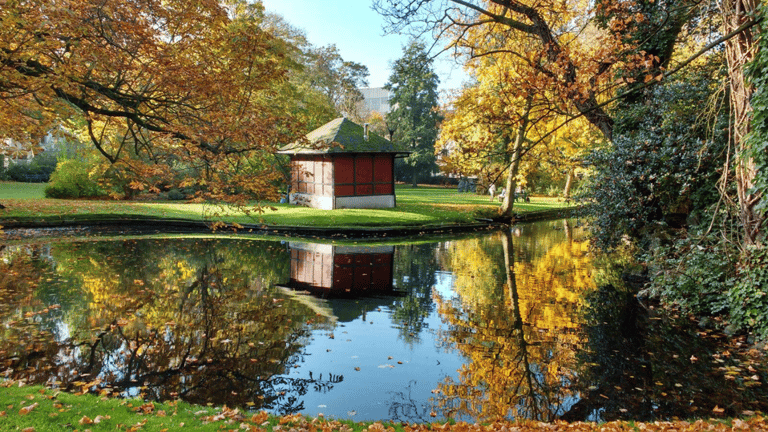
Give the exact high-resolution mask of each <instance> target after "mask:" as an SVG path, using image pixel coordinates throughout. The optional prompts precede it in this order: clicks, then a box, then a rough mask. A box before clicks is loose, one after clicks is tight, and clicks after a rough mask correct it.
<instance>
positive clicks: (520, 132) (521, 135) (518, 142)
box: [500, 96, 533, 217]
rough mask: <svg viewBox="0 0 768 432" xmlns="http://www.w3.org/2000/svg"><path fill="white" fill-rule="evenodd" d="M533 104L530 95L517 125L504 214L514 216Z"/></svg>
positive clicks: (502, 205) (503, 207) (508, 173)
mask: <svg viewBox="0 0 768 432" xmlns="http://www.w3.org/2000/svg"><path fill="white" fill-rule="evenodd" d="M532 106H533V97H532V96H529V97H528V99H527V100H526V101H525V110H524V111H523V115H522V116H520V125H519V126H518V127H517V132H516V133H515V144H514V147H513V148H512V160H511V161H510V163H509V169H508V170H507V181H506V184H505V186H504V187H505V188H506V190H507V194H506V195H505V196H504V201H503V202H502V203H501V209H500V212H501V214H502V215H503V216H509V217H512V207H513V206H514V203H515V189H516V188H517V181H516V180H515V178H516V177H517V173H518V170H519V168H520V157H521V156H522V153H523V143H524V142H525V134H526V131H527V129H528V123H529V115H530V113H531V107H532Z"/></svg>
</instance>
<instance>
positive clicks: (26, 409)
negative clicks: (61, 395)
mask: <svg viewBox="0 0 768 432" xmlns="http://www.w3.org/2000/svg"><path fill="white" fill-rule="evenodd" d="M38 405H39V404H38V403H37V402H35V403H33V404H32V405H27V406H25V407H23V408H22V409H20V410H19V415H27V414H29V412H30V411H32V410H33V409H35V408H37V406H38Z"/></svg>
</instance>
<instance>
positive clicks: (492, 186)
mask: <svg viewBox="0 0 768 432" xmlns="http://www.w3.org/2000/svg"><path fill="white" fill-rule="evenodd" d="M488 193H489V194H491V201H493V196H494V195H495V194H496V185H495V184H493V183H491V186H490V187H489V188H488Z"/></svg>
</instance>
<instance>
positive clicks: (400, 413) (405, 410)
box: [388, 381, 433, 423]
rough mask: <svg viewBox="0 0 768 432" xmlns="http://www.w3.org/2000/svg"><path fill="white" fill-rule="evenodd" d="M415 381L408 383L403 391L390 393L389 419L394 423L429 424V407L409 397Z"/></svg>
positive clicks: (430, 419) (430, 418)
mask: <svg viewBox="0 0 768 432" xmlns="http://www.w3.org/2000/svg"><path fill="white" fill-rule="evenodd" d="M415 384H416V381H411V382H409V383H408V387H406V388H405V389H403V391H399V392H392V396H393V401H392V403H391V404H390V406H389V413H388V415H389V419H390V420H392V421H396V422H412V423H430V422H431V421H432V420H433V418H432V417H431V416H430V413H431V407H430V406H429V404H427V403H424V402H419V401H417V400H415V399H414V398H413V397H412V396H411V390H412V387H413V385H415Z"/></svg>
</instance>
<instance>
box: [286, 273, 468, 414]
mask: <svg viewBox="0 0 768 432" xmlns="http://www.w3.org/2000/svg"><path fill="white" fill-rule="evenodd" d="M448 279H449V278H446V277H438V286H442V287H444V285H445V283H444V281H446V280H448ZM448 287H450V285H448ZM392 313H393V311H392V309H390V308H389V307H386V306H383V307H382V308H381V310H380V311H373V312H368V313H367V314H365V320H364V319H363V317H362V316H360V317H358V318H357V319H355V320H353V321H351V322H346V323H342V324H339V325H338V326H337V327H336V328H335V329H334V330H332V331H317V332H315V333H314V335H313V337H314V340H313V343H312V344H311V345H310V346H308V347H307V354H308V355H307V356H306V357H305V358H304V362H303V363H301V364H300V366H299V368H297V369H294V370H293V371H292V372H291V373H290V375H289V376H291V377H296V378H307V377H309V373H310V372H312V374H313V377H315V378H318V377H319V375H320V374H321V373H322V374H323V378H325V377H326V376H327V374H329V373H332V374H334V375H343V376H344V380H343V381H342V382H340V383H338V384H335V385H334V386H333V388H332V389H331V390H329V391H328V392H326V393H318V392H314V391H310V392H309V393H308V394H307V395H306V396H304V397H303V400H304V407H305V410H304V411H303V413H305V414H308V415H317V414H319V413H323V414H324V415H325V416H327V417H328V416H332V417H337V418H341V417H345V418H346V417H349V416H350V415H351V414H354V415H353V416H352V417H351V418H352V419H354V420H358V421H361V420H382V419H390V418H397V419H399V420H429V419H431V418H430V417H429V412H430V410H431V408H429V407H424V406H420V405H419V406H416V407H415V409H416V410H417V412H418V414H419V415H420V416H422V417H421V418H418V417H399V418H398V416H402V413H403V411H406V410H410V411H411V412H413V409H414V407H413V406H412V404H418V403H421V404H423V403H424V402H418V403H417V402H415V401H427V400H429V399H430V398H431V397H433V396H434V395H433V394H432V390H434V389H436V388H437V384H438V383H439V382H442V381H443V380H444V378H445V377H446V376H448V375H450V376H454V378H455V375H456V370H457V369H458V368H459V367H461V364H462V361H461V358H458V357H456V355H455V354H447V353H443V352H442V350H441V349H439V348H438V343H437V340H436V338H437V333H438V332H437V329H438V328H439V327H440V325H441V322H440V317H439V316H438V314H437V313H436V312H433V313H431V314H430V315H429V316H428V317H427V318H426V320H425V324H426V326H425V328H426V329H427V330H425V331H424V332H422V334H420V335H418V336H419V338H417V340H414V341H413V342H411V343H403V341H402V340H401V333H400V330H399V329H398V328H397V327H396V326H394V325H393V323H392V319H391V316H392ZM331 335H332V336H333V338H331ZM389 357H392V358H391V359H390V358H389ZM398 362H401V363H402V364H400V363H398ZM355 368H360V370H359V371H358V370H355ZM393 410H395V411H397V413H394V412H393Z"/></svg>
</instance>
